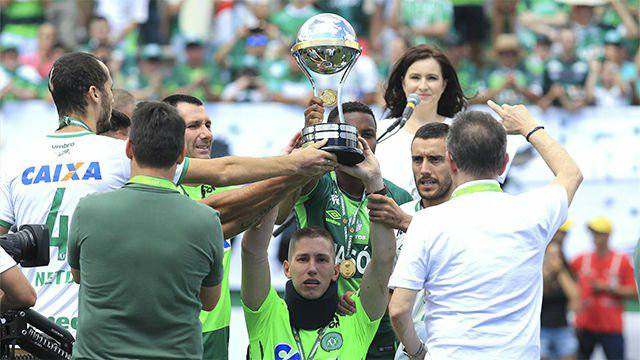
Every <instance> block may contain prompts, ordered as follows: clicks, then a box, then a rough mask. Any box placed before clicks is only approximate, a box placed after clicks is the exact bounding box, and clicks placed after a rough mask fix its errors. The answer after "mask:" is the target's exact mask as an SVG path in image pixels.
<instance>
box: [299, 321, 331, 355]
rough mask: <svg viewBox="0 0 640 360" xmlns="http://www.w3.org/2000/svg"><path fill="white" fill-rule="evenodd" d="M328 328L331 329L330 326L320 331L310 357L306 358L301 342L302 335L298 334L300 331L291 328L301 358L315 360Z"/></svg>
mask: <svg viewBox="0 0 640 360" xmlns="http://www.w3.org/2000/svg"><path fill="white" fill-rule="evenodd" d="M328 328H329V325H327V326H325V327H323V328H322V330H320V332H319V333H318V337H317V338H316V341H315V342H314V343H313V347H312V348H311V352H310V353H309V357H306V356H305V355H304V349H303V348H302V340H300V334H299V333H298V330H297V329H294V328H291V332H293V339H294V340H295V341H296V346H297V347H298V353H299V354H300V357H301V358H302V360H313V358H314V357H315V356H316V353H317V352H318V346H319V345H320V340H322V336H323V335H324V333H325V331H327V329H328Z"/></svg>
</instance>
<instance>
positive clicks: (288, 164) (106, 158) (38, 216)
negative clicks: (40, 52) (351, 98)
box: [0, 52, 335, 333]
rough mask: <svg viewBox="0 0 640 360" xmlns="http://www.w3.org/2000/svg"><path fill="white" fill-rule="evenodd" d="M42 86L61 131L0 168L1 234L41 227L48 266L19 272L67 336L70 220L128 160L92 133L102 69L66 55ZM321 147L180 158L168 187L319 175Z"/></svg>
mask: <svg viewBox="0 0 640 360" xmlns="http://www.w3.org/2000/svg"><path fill="white" fill-rule="evenodd" d="M49 79H50V80H49V90H50V92H51V94H52V96H53V101H54V103H55V105H56V108H57V111H58V115H59V116H60V127H59V129H58V130H57V131H56V132H55V133H53V134H51V135H49V136H47V137H46V138H43V139H38V140H37V141H33V142H32V143H31V144H30V147H28V148H27V149H28V150H30V151H21V152H17V153H16V154H15V156H16V158H15V161H12V162H11V163H9V164H7V165H8V166H3V167H2V172H3V173H2V176H0V179H2V180H1V181H0V234H5V233H7V232H8V231H9V228H11V226H12V225H14V224H15V225H17V226H18V227H19V226H20V225H22V224H38V223H46V224H47V225H48V227H49V231H50V235H51V247H50V258H51V260H50V263H49V265H48V266H46V267H37V268H30V269H28V270H24V273H25V275H26V276H27V278H28V279H29V281H30V282H31V284H32V285H33V286H34V288H35V289H36V292H37V297H38V300H37V301H36V306H35V310H36V311H38V312H41V313H43V315H45V316H47V317H50V318H53V321H54V322H55V323H57V324H58V325H60V326H62V327H63V328H67V329H69V330H70V331H71V332H72V333H74V332H75V329H76V327H77V313H78V307H77V304H78V288H77V287H76V286H75V285H73V278H72V275H71V271H70V268H69V264H68V263H67V262H66V249H67V237H68V231H69V224H70V220H71V216H72V214H73V211H74V210H75V207H76V205H77V203H78V201H79V200H80V198H82V197H84V196H86V195H88V194H92V193H96V192H106V191H109V190H115V189H118V188H120V187H122V185H124V184H125V182H127V181H128V180H129V178H130V160H129V159H128V158H127V156H126V152H125V144H126V143H125V142H124V141H121V140H116V139H112V138H109V137H106V136H97V135H95V134H94V132H95V131H96V128H97V125H98V124H102V123H104V122H106V121H108V120H109V116H110V115H111V106H112V103H113V94H112V91H111V88H112V86H113V82H112V80H111V75H110V74H109V70H108V68H107V67H106V66H105V65H104V63H102V62H101V61H100V60H99V59H97V58H96V57H95V56H93V55H91V54H87V53H81V52H75V53H69V54H65V55H63V56H61V57H60V58H59V59H58V60H56V62H55V64H54V65H53V68H52V69H51V72H50V76H49ZM321 145H322V143H319V144H317V145H314V146H311V147H308V148H305V149H302V150H300V151H299V152H296V153H293V154H291V155H288V156H279V157H273V158H262V159H257V158H245V157H226V158H220V159H207V160H203V159H192V160H190V159H188V158H186V159H185V161H184V162H183V163H182V164H180V165H178V167H177V169H176V173H175V176H174V178H173V181H174V182H176V183H178V182H180V181H181V180H184V181H185V182H188V183H206V184H212V185H216V186H218V185H233V184H240V183H247V182H252V181H258V180H262V179H265V178H270V177H274V176H282V175H295V174H301V175H303V176H313V175H314V174H322V173H324V172H326V171H328V170H331V169H333V168H334V167H335V156H334V155H332V154H329V153H326V152H324V151H320V150H318V149H317V148H316V147H319V146H321ZM105 231H117V230H116V229H109V230H105Z"/></svg>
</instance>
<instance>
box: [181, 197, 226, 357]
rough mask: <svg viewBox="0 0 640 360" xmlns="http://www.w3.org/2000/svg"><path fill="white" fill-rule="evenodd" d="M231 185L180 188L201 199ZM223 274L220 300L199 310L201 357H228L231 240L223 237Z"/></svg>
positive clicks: (194, 198)
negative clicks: (210, 307) (214, 305)
mask: <svg viewBox="0 0 640 360" xmlns="http://www.w3.org/2000/svg"><path fill="white" fill-rule="evenodd" d="M233 188H234V187H233V186H229V187H219V188H214V187H213V186H211V185H196V186H189V185H182V186H180V189H181V190H183V193H185V194H186V195H188V196H189V197H190V198H192V199H193V200H201V199H204V198H206V197H207V196H209V195H213V194H217V193H219V192H222V191H227V190H231V189H233ZM222 265H223V268H224V276H223V277H222V288H221V290H220V300H218V304H217V305H216V307H215V308H214V309H213V310H211V311H204V310H202V311H201V312H200V322H201V323H202V347H203V356H202V358H203V359H207V360H212V359H216V360H218V359H228V358H229V322H230V320H231V292H230V290H229V267H230V265H231V242H229V240H227V239H224V256H223V260H222Z"/></svg>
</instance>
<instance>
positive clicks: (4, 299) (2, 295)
mask: <svg viewBox="0 0 640 360" xmlns="http://www.w3.org/2000/svg"><path fill="white" fill-rule="evenodd" d="M35 303H36V291H35V290H34V289H33V287H31V285H30V284H29V281H28V280H27V278H26V277H25V276H24V275H23V274H22V271H20V269H19V268H18V266H17V264H16V262H15V261H14V260H13V259H12V258H11V256H9V254H7V252H6V251H4V249H3V248H2V247H0V312H1V311H4V310H10V309H26V308H30V307H32V306H33V305H35Z"/></svg>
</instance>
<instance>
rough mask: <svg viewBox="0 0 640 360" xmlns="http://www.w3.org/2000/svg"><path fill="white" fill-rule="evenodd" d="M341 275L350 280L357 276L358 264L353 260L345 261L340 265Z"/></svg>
mask: <svg viewBox="0 0 640 360" xmlns="http://www.w3.org/2000/svg"><path fill="white" fill-rule="evenodd" d="M340 274H341V275H342V277H343V278H345V279H350V278H352V277H353V275H355V274H356V262H355V261H353V259H345V260H343V261H342V262H341V263H340Z"/></svg>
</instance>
